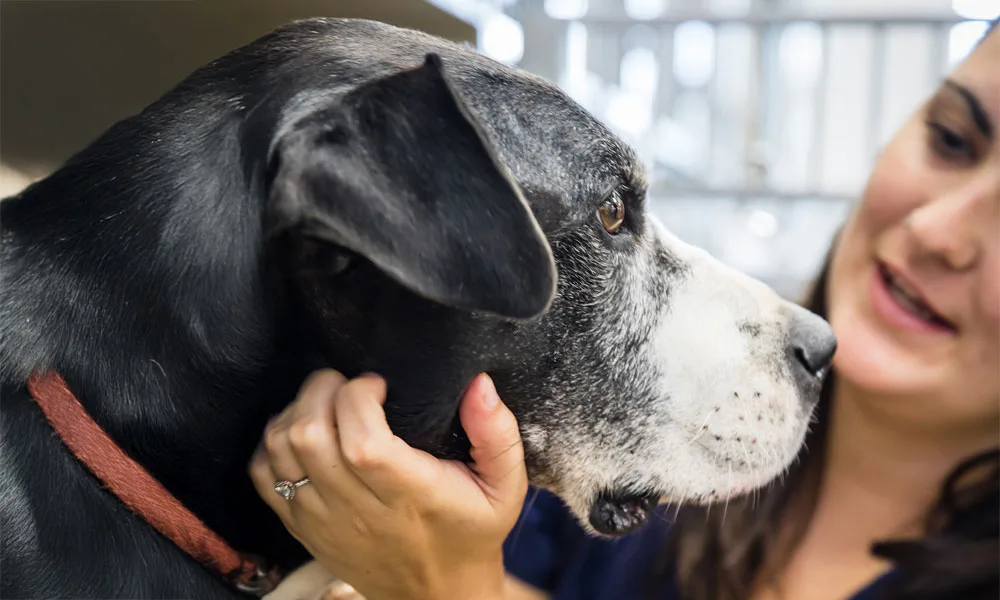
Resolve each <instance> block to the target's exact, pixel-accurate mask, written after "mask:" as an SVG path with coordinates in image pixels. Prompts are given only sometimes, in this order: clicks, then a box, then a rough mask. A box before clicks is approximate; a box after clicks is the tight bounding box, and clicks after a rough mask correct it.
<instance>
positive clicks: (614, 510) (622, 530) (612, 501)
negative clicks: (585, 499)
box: [590, 492, 660, 537]
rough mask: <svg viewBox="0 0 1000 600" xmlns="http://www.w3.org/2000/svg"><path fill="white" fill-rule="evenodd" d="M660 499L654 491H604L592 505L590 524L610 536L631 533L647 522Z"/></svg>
mask: <svg viewBox="0 0 1000 600" xmlns="http://www.w3.org/2000/svg"><path fill="white" fill-rule="evenodd" d="M659 500H660V495H659V494H654V493H644V494H632V493H610V492H605V493H602V494H600V495H598V496H597V499H596V500H594V503H593V504H592V505H591V507H590V525H591V527H593V528H594V529H595V530H596V531H597V532H598V533H601V534H604V535H609V536H616V537H617V536H622V535H625V534H628V533H631V532H633V531H635V530H636V529H638V528H639V527H642V526H643V525H645V524H646V521H647V520H649V513H650V512H652V510H653V508H655V507H656V504H657V503H658V502H659Z"/></svg>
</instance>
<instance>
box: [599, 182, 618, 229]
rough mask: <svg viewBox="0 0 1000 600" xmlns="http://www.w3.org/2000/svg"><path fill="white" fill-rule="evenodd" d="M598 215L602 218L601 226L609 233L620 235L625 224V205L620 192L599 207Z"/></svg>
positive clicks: (612, 195)
mask: <svg viewBox="0 0 1000 600" xmlns="http://www.w3.org/2000/svg"><path fill="white" fill-rule="evenodd" d="M597 215H598V216H599V217H600V218H601V225H604V229H606V230H607V232H608V233H618V230H619V229H621V228H622V223H624V222H625V203H624V202H622V199H621V196H619V195H618V192H615V193H613V194H611V196H609V197H608V198H607V199H605V200H604V202H601V205H600V206H598V207H597Z"/></svg>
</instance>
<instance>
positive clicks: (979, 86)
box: [949, 27, 1000, 121]
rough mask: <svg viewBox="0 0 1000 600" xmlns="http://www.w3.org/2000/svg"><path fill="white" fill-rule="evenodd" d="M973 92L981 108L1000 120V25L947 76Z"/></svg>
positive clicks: (996, 119)
mask: <svg viewBox="0 0 1000 600" xmlns="http://www.w3.org/2000/svg"><path fill="white" fill-rule="evenodd" d="M949 79H951V80H952V81H954V82H956V83H958V84H960V85H962V86H963V87H965V88H966V89H968V90H969V91H970V92H972V93H973V94H975V95H976V98H977V99H978V100H979V102H980V104H982V106H983V109H985V110H986V112H987V113H989V115H990V116H991V117H992V118H993V119H994V120H995V121H1000V27H995V28H994V29H993V31H991V32H990V33H989V34H988V35H987V36H986V38H985V39H983V41H982V43H980V44H979V45H978V46H977V47H976V48H975V49H974V50H973V51H972V52H971V53H970V54H969V56H968V58H966V59H965V60H964V61H963V62H962V63H961V64H959V65H958V67H957V68H956V69H955V70H954V71H953V72H952V74H951V75H950V76H949Z"/></svg>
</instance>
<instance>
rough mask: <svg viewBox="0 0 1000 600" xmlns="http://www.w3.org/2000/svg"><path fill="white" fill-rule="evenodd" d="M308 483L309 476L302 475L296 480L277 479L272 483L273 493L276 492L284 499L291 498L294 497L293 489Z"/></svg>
mask: <svg viewBox="0 0 1000 600" xmlns="http://www.w3.org/2000/svg"><path fill="white" fill-rule="evenodd" d="M307 483H309V478H308V477H304V478H302V479H300V480H298V481H287V480H285V481H279V482H278V483H276V484H274V493H275V494H278V495H279V496H281V497H282V498H284V499H285V500H291V499H292V498H294V497H295V490H297V489H298V488H300V487H302V486H304V485H305V484H307Z"/></svg>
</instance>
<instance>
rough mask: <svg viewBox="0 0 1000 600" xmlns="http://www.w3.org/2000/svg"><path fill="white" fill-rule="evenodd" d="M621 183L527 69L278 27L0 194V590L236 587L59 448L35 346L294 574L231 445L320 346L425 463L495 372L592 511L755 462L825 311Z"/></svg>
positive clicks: (776, 435)
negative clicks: (684, 235)
mask: <svg viewBox="0 0 1000 600" xmlns="http://www.w3.org/2000/svg"><path fill="white" fill-rule="evenodd" d="M644 185H645V184H644V178H643V173H642V167H641V165H640V164H639V163H638V162H637V160H636V158H635V156H634V155H633V153H632V152H631V150H630V149H629V148H627V147H626V146H625V145H624V144H623V143H622V142H620V141H619V140H618V139H617V138H616V137H615V136H614V135H612V134H611V133H610V132H609V131H608V130H607V129H606V128H605V127H604V126H603V125H601V124H600V123H598V122H597V121H595V120H594V119H593V118H592V117H591V116H590V115H588V114H587V113H586V112H585V111H584V110H583V109H581V108H580V107H579V106H577V105H576V104H575V103H573V102H572V101H571V100H569V99H568V98H567V97H566V96H565V95H563V94H562V93H561V92H560V91H558V90H557V89H556V88H555V87H553V86H552V85H551V84H549V83H547V82H545V81H542V80H540V79H538V78H536V77H533V76H531V75H528V74H525V73H523V72H520V71H517V70H515V69H510V68H506V67H504V66H502V65H499V64H496V63H494V62H492V61H490V60H488V59H486V58H484V57H481V56H479V55H477V54H475V53H473V52H471V51H469V50H467V49H464V48H461V47H458V46H456V45H453V44H450V43H447V42H444V41H442V40H439V39H436V38H433V37H430V36H426V35H422V34H419V33H415V32H411V31H405V30H400V29H396V28H393V27H389V26H386V25H382V24H378V23H372V22H367V21H350V20H310V21H303V22H297V23H294V24H291V25H289V26H287V27H284V28H282V29H280V30H278V31H276V32H274V33H272V34H269V35H267V36H265V37H264V38H262V39H260V40H258V41H256V42H254V43H252V44H250V45H248V46H246V47H243V48H241V49H238V50H236V51H234V52H232V53H231V54H229V55H226V56H224V57H222V58H220V59H218V60H216V61H214V62H213V63H211V64H209V65H207V66H206V67H204V68H202V69H200V70H198V71H196V72H195V73H194V74H192V75H191V76H190V77H189V78H187V79H186V80H185V81H184V82H182V83H181V84H180V85H179V86H178V87H176V88H175V89H173V90H172V91H170V92H169V93H167V94H166V95H165V96H163V97H162V98H161V99H160V100H158V101H156V102H155V103H153V104H152V105H150V106H149V107H147V108H146V109H145V110H144V111H142V112H141V113H140V114H138V115H135V116H133V117H131V118H129V119H126V120H124V121H122V122H120V123H118V124H116V125H115V126H113V127H112V128H110V129H109V130H108V131H107V132H106V133H105V134H104V135H102V136H101V137H100V138H99V139H98V140H96V141H95V142H94V143H93V144H91V145H90V146H89V147H87V148H86V149H84V150H83V151H82V152H80V153H79V154H77V155H76V156H74V157H73V158H72V159H71V160H70V161H68V163H67V164H66V165H64V166H63V167H62V168H61V169H59V170H58V171H57V172H55V173H54V174H52V175H51V176H49V177H48V178H46V179H44V180H43V181H41V182H39V183H36V184H34V185H32V186H30V187H29V188H27V189H26V190H25V191H24V192H22V193H21V194H19V195H17V196H15V197H12V198H8V199H6V200H4V201H3V203H2V205H0V206H2V213H0V219H2V226H3V230H2V233H3V240H2V247H0V256H2V261H3V263H2V269H0V289H2V290H3V291H2V293H3V298H2V301H0V357H2V365H0V367H2V377H3V380H2V381H3V388H2V393H3V401H2V411H0V415H2V432H3V439H2V445H3V447H2V450H3V452H2V455H0V460H2V471H0V476H2V485H0V490H2V491H0V493H2V495H3V502H2V506H0V509H2V528H3V529H2V539H3V554H2V588H0V589H2V594H3V596H4V597H8V598H13V597H19V598H23V597H35V598H57V597H75V598H83V597H91V598H113V597H120V598H126V597H127V598H154V597H155V598H167V597H169V598H181V597H187V598H199V599H204V598H231V597H238V596H239V592H237V591H236V590H235V589H233V588H232V587H230V586H228V585H226V584H225V583H224V582H223V581H222V580H221V579H220V578H218V577H216V576H215V575H214V574H213V573H211V572H210V571H208V570H207V569H205V568H203V567H202V566H201V565H200V564H198V563H197V562H196V561H194V560H192V559H191V558H189V557H188V556H187V555H186V554H184V553H183V552H181V551H180V550H179V549H178V548H177V547H175V546H174V545H172V544H171V543H170V542H169V541H167V540H166V539H165V538H163V537H161V536H160V535H159V534H158V533H157V532H156V531H154V530H153V529H152V528H151V527H149V526H148V525H147V524H146V523H145V522H144V521H142V520H141V519H140V518H139V517H137V516H136V515H134V514H132V513H131V512H129V511H128V510H126V509H125V508H124V507H123V506H122V504H121V503H120V502H119V501H118V499H117V498H115V497H114V496H112V495H110V494H108V493H107V492H106V491H105V490H103V489H102V488H101V485H100V484H99V483H98V482H97V481H96V480H95V479H94V477H92V476H91V475H90V473H89V472H88V471H87V470H86V469H85V468H84V467H83V466H81V464H80V463H79V462H78V461H77V460H76V459H75V458H74V457H73V456H72V455H71V454H70V453H69V452H68V451H67V449H66V448H65V446H64V445H63V444H62V443H61V442H60V440H59V438H58V437H56V436H55V435H54V433H53V431H52V429H51V428H50V426H49V425H48V423H47V422H46V420H45V419H44V418H43V416H42V414H41V413H40V411H39V408H38V406H37V405H36V404H35V403H33V402H32V401H31V399H30V398H29V396H28V394H27V392H26V390H25V382H26V381H27V380H28V378H29V376H30V375H31V374H32V373H36V372H39V373H40V372H45V371H48V370H53V371H56V372H58V373H59V374H61V375H62V376H63V377H64V378H65V380H66V381H67V382H68V384H69V387H70V388H71V389H72V391H73V392H74V393H75V395H76V396H77V397H78V398H79V399H80V401H81V402H82V404H83V405H84V407H85V408H86V409H87V411H88V412H89V413H90V414H91V415H92V416H93V418H94V419H95V420H96V422H97V423H99V424H100V425H101V426H102V427H103V428H104V429H105V430H106V431H107V432H108V434H109V435H110V436H111V437H112V438H113V439H114V440H115V441H116V442H117V444H118V445H119V446H120V447H121V448H122V449H123V450H125V451H126V452H127V453H128V454H129V455H131V456H132V457H134V458H135V459H136V460H138V461H139V462H140V463H141V464H142V465H144V466H145V467H146V469H148V470H149V471H150V472H151V473H152V474H153V475H154V476H155V477H156V478H157V479H158V480H159V481H160V482H162V483H163V484H164V485H165V486H166V488H168V489H169V490H170V491H171V492H172V493H173V494H174V495H175V496H176V497H177V498H178V499H180V500H181V501H182V502H183V503H184V504H185V505H186V506H187V507H189V508H190V509H191V510H193V512H194V513H196V514H197V515H198V516H199V517H201V519H202V520H204V521H205V523H207V524H208V526H210V527H211V528H212V529H213V530H215V531H216V532H218V533H219V534H221V535H222V536H223V537H224V538H225V539H226V540H228V542H229V543H230V544H231V545H232V546H233V547H235V548H238V549H239V550H241V551H245V552H249V553H255V554H258V555H261V556H263V557H266V558H267V559H270V560H271V561H272V562H275V563H277V564H280V565H282V566H284V567H287V568H291V567H294V566H296V565H298V564H301V563H302V562H303V561H305V560H306V559H307V558H308V556H307V554H306V553H305V551H304V550H303V549H302V548H301V546H299V545H298V543H297V542H295V541H294V540H293V539H292V538H291V537H290V536H289V535H288V534H287V533H286V532H285V530H284V529H283V528H282V526H281V524H280V522H279V521H278V520H277V518H276V517H275V516H274V515H273V514H272V513H271V512H270V511H269V510H268V509H267V508H266V506H265V505H264V503H263V502H261V501H260V499H259V498H258V497H257V494H256V493H255V492H254V489H253V487H252V485H251V484H250V481H249V478H248V476H247V474H246V469H247V462H248V459H249V457H250V455H251V453H252V451H253V449H254V447H255V446H256V444H257V443H258V440H259V437H260V434H261V432H262V429H263V426H264V424H265V422H266V420H267V419H268V417H269V416H270V415H272V414H274V413H275V412H277V411H278V410H280V409H281V408H282V407H283V406H284V405H285V404H287V403H288V402H289V401H290V400H291V399H292V398H293V397H294V395H295V392H296V390H297V388H298V386H299V384H300V383H301V382H302V381H303V379H304V378H305V376H306V375H307V374H308V372H309V371H311V370H312V369H314V368H316V367H320V366H331V367H334V368H336V369H338V370H340V371H342V372H343V373H345V374H346V375H348V376H352V375H355V374H358V373H360V372H362V371H375V372H378V373H380V374H382V375H384V376H385V377H386V378H387V380H388V382H389V400H388V402H387V405H386V406H387V412H388V416H389V421H390V425H391V426H392V427H393V429H394V430H395V431H396V432H397V433H399V434H400V435H401V436H402V437H404V438H405V439H406V440H407V441H408V442H409V443H411V444H412V445H414V446H417V447H420V448H423V449H426V450H428V451H431V452H433V453H434V454H436V455H438V456H441V457H449V458H463V457H465V456H466V453H467V446H468V444H467V440H465V438H464V436H463V435H462V433H461V428H460V427H459V426H458V424H457V419H456V412H457V410H456V409H457V403H458V399H459V397H460V394H461V391H462V390H463V388H464V387H465V386H466V385H467V383H468V381H469V380H470V379H471V378H472V377H473V376H474V375H475V374H476V373H478V372H481V371H487V372H489V373H491V374H492V375H493V377H494V379H495V380H496V382H497V386H498V389H499V391H500V394H501V397H502V398H504V400H505V401H506V402H507V403H508V404H509V405H510V406H511V408H512V409H513V410H514V412H515V414H516V415H517V416H518V419H519V422H520V424H521V426H522V431H523V437H524V440H525V449H526V454H527V461H528V467H529V474H530V477H531V478H532V480H533V482H535V483H537V484H539V485H543V486H546V487H548V488H550V489H552V490H553V491H555V492H556V493H558V494H560V495H561V496H562V497H563V498H564V499H565V500H566V501H567V503H568V504H569V506H570V507H571V508H572V509H573V510H574V511H575V513H576V514H577V515H578V516H579V517H580V518H581V521H582V522H584V523H585V525H587V526H588V527H591V528H593V529H594V530H596V531H598V532H600V533H604V534H609V535H614V534H620V533H624V532H626V531H628V530H630V529H631V528H633V527H635V526H636V525H638V524H639V523H641V522H642V520H643V517H644V514H645V510H646V509H648V507H649V506H650V505H651V504H652V503H655V502H656V501H658V500H660V499H663V498H673V499H684V500H691V501H711V500H713V499H716V498H724V497H726V496H728V495H729V494H731V493H734V492H739V491H742V490H744V489H747V488H749V487H753V486H756V485H760V484H762V483H764V482H766V481H768V480H769V479H771V478H772V477H774V476H775V475H776V474H778V473H779V472H780V471H781V470H783V469H784V468H785V467H786V466H787V464H788V462H789V461H790V460H792V458H793V457H794V455H795V454H796V452H797V450H798V448H799V445H800V443H801V440H802V437H803V435H804V431H805V428H806V424H807V422H808V419H809V415H810V413H811V410H812V407H813V405H814V403H815V400H816V394H817V390H818V387H819V380H820V379H821V377H822V374H823V372H824V371H825V370H826V368H827V366H828V364H829V360H830V355H831V354H832V352H833V347H834V342H833V338H832V334H831V332H830V330H829V328H828V326H827V325H826V324H825V323H824V322H823V321H821V320H820V319H818V318H817V317H815V316H813V315H811V314H809V313H806V312H805V311H803V310H801V309H798V308H796V307H794V306H792V305H791V304H789V303H787V302H783V301H781V300H780V299H779V298H778V297H777V296H776V295H775V294H774V293H773V292H771V291H770V290H768V289H767V288H765V287H764V286H763V285H761V284H759V283H756V282H754V281H752V280H749V279H748V278H745V277H742V276H740V275H739V274H738V273H736V272H734V271H732V270H730V269H727V268H725V267H723V266H722V265H721V264H719V263H718V262H716V261H714V260H712V259H711V258H709V257H708V256H707V255H706V254H705V253H703V252H700V251H698V250H696V249H694V248H691V247H690V246H687V245H685V244H683V243H681V242H680V241H678V240H677V239H676V238H673V237H672V236H670V235H669V234H668V233H667V232H665V231H664V230H663V229H662V228H661V227H659V226H658V224H657V223H656V222H655V221H654V220H653V219H652V218H651V216H650V215H649V214H647V212H646V210H645V207H644ZM702 434H704V435H702ZM751 438H753V439H754V440H755V442H756V443H754V444H753V445H752V446H751V445H749V444H744V443H743V440H749V439H751Z"/></svg>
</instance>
